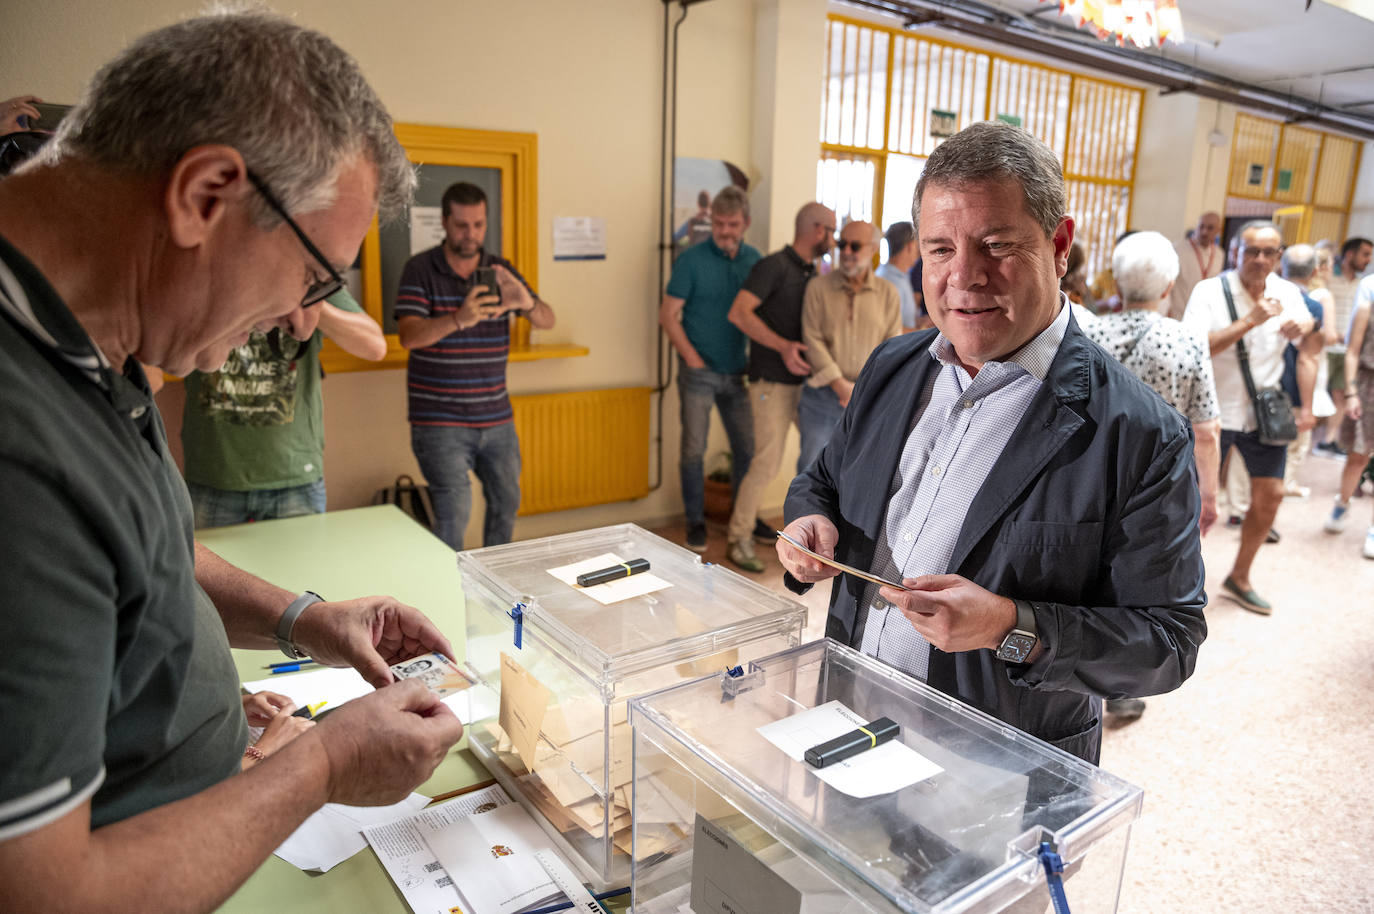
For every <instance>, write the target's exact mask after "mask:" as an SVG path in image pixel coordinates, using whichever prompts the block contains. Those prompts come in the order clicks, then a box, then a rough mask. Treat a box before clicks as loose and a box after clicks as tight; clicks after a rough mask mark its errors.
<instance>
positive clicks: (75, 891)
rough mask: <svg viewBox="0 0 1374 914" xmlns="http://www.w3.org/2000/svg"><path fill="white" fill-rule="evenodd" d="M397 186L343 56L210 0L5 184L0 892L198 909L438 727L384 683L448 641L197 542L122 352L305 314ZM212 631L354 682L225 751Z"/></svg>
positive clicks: (373, 793)
mask: <svg viewBox="0 0 1374 914" xmlns="http://www.w3.org/2000/svg"><path fill="white" fill-rule="evenodd" d="M264 124H266V125H271V127H270V129H264V128H263V125H264ZM250 169H251V170H250ZM414 180H415V177H414V171H413V168H412V167H411V165H410V164H409V162H408V161H407V160H406V158H405V153H404V150H402V149H401V148H400V146H399V144H398V143H397V141H396V138H395V134H394V132H393V130H392V125H391V119H390V117H389V115H388V114H387V112H386V110H385V108H384V107H383V106H382V104H381V102H380V100H379V99H378V98H377V96H376V93H375V92H373V90H372V89H371V87H370V86H368V84H367V82H366V80H365V79H364V78H363V76H362V73H361V72H360V70H359V68H358V66H357V64H356V62H355V61H353V59H352V58H351V57H349V56H348V55H347V54H346V53H345V52H344V51H342V50H341V49H340V48H339V47H338V46H337V45H335V44H333V43H332V42H331V41H329V39H327V38H326V37H325V36H323V35H320V34H319V33H316V32H311V31H308V30H305V29H302V28H300V27H299V26H297V25H295V24H294V23H292V22H290V21H289V20H286V19H284V18H281V17H278V16H275V15H273V14H270V13H266V12H225V13H217V14H213V15H209V16H205V17H201V18H197V19H191V20H187V21H185V22H181V23H177V24H175V25H171V26H168V27H166V28H163V29H159V30H158V31H156V32H154V33H152V34H150V35H147V36H144V37H142V38H139V39H137V40H136V41H134V43H133V44H132V45H130V47H129V48H127V49H126V50H124V51H123V52H121V54H120V55H119V56H118V57H117V58H116V59H115V60H113V61H112V62H111V63H109V64H107V65H106V66H105V67H104V68H102V69H101V70H100V71H99V72H98V73H97V74H96V76H95V77H94V79H93V82H92V84H91V86H90V87H89V88H88V89H87V90H86V91H85V92H84V93H83V95H82V100H81V101H80V102H79V103H78V104H77V105H76V106H75V107H74V108H73V109H72V110H71V112H70V113H69V114H68V115H67V117H66V118H65V119H64V120H63V123H62V125H61V126H60V127H59V129H58V132H57V134H56V135H55V136H54V138H53V140H52V141H51V143H50V144H49V145H47V146H45V147H44V149H43V152H42V154H41V155H40V156H38V157H37V158H35V159H33V160H30V161H29V162H27V163H25V165H23V166H22V167H21V168H20V169H19V170H18V171H17V172H16V173H14V174H13V175H11V176H10V177H8V178H6V179H5V180H4V181H3V182H0V427H2V428H4V429H5V434H4V435H0V517H3V518H4V523H3V524H0V555H3V556H4V580H5V591H4V597H3V598H0V601H2V602H0V607H2V611H3V618H4V626H5V648H6V650H5V651H4V655H3V659H0V683H2V684H3V685H0V719H3V720H4V721H5V723H6V725H7V726H8V728H9V729H10V730H11V732H12V733H14V734H22V738H13V739H9V740H6V741H5V742H4V743H3V744H0V910H5V911H87V910H97V909H99V910H105V911H136V910H147V909H149V908H150V907H152V908H159V907H169V906H175V907H176V908H177V909H179V910H188V911H189V910H196V911H208V910H212V909H214V908H216V907H218V906H219V905H220V904H221V903H222V902H223V901H224V900H225V899H226V898H227V897H228V896H229V895H230V894H231V893H232V892H233V891H234V890H235V889H236V888H237V886H239V885H240V884H241V883H242V882H243V881H244V880H245V879H246V878H247V877H248V876H249V875H250V874H251V873H252V872H253V871H254V870H255V869H256V868H257V867H258V866H259V865H260V864H261V863H262V862H263V861H264V860H265V859H266V858H267V856H268V855H269V854H271V853H272V851H273V849H275V848H276V847H278V846H280V844H281V843H282V842H283V841H284V840H285V839H286V838H287V837H288V836H289V835H290V834H291V833H292V832H293V831H295V830H296V828H298V827H299V825H300V824H301V822H302V821H304V820H305V819H306V817H308V816H309V815H311V814H312V813H313V812H314V811H316V810H317V809H319V808H320V807H321V806H322V805H323V804H324V803H326V802H340V803H346V804H352V805H381V804H388V803H394V802H396V801H398V800H400V799H402V798H403V797H405V796H406V795H407V794H408V793H409V792H410V791H411V790H413V789H414V788H415V787H416V786H417V785H418V784H420V783H421V782H422V781H424V780H425V779H426V778H428V777H429V776H430V774H431V773H432V772H433V770H434V768H435V767H436V766H437V765H438V764H439V762H440V761H441V760H442V759H443V758H444V757H445V755H446V754H447V752H448V751H449V749H450V748H451V747H452V745H453V744H454V742H456V741H457V740H458V739H459V738H460V736H461V734H462V727H461V725H460V724H459V722H458V720H457V718H456V717H454V715H453V713H452V712H451V711H450V710H449V709H448V708H447V707H445V706H444V705H443V704H442V703H441V702H440V701H439V700H438V699H437V698H436V697H434V696H433V695H432V694H431V693H430V692H429V691H428V690H427V689H425V688H424V686H423V685H422V684H420V683H416V682H408V681H407V682H393V676H392V674H391V672H390V669H389V666H390V664H393V663H398V662H400V661H403V660H408V659H410V658H412V657H415V656H417V655H420V654H424V653H427V652H429V651H442V652H444V653H445V654H449V655H450V656H451V651H452V646H451V645H450V644H449V642H448V639H447V638H445V637H444V636H443V634H442V633H441V632H439V630H438V629H437V628H436V627H435V626H434V625H433V624H432V623H431V622H429V621H428V620H427V619H426V618H425V617H424V616H423V615H422V614H421V613H420V612H419V611H417V610H416V609H414V608H412V607H409V606H404V605H402V604H400V603H398V602H397V601H395V600H394V599H391V598H387V597H365V598H362V599H353V600H336V601H326V600H324V599H323V598H321V597H319V596H318V595H316V594H313V593H309V592H306V593H302V594H299V595H298V594H297V593H295V592H292V591H288V590H285V589H283V588H280V587H277V586H275V585H273V584H271V583H269V582H267V581H265V580H262V579H260V578H256V577H254V576H252V575H250V574H248V573H246V572H244V571H242V570H240V569H238V568H235V567H234V566H233V565H231V564H229V563H228V562H226V561H224V560H223V559H221V558H219V557H218V556H217V555H215V554H214V553H213V552H211V551H210V550H208V549H205V548H203V547H201V546H200V545H198V544H197V543H196V542H195V539H194V533H193V527H192V520H191V506H190V499H189V498H188V497H187V494H186V486H185V483H184V482H183V481H182V479H181V476H180V475H179V474H178V472H177V470H176V465H175V464H174V463H173V461H172V457H171V454H170V451H169V448H168V443H167V439H166V435H165V432H164V429H163V425H162V421H161V418H160V416H159V415H158V411H157V408H156V406H155V405H154V403H153V401H152V398H151V394H150V391H149V387H148V383H147V378H146V376H145V374H144V371H143V369H142V368H141V367H140V363H143V364H146V365H151V366H156V367H157V368H158V369H160V370H163V371H167V372H169V373H172V374H178V375H183V376H184V375H186V374H189V373H190V372H192V371H196V370H199V371H213V370H215V369H217V368H218V367H219V366H220V365H221V364H222V363H223V362H224V360H225V357H226V356H227V355H228V353H229V352H230V351H231V350H232V349H234V348H236V347H238V346H241V345H242V344H243V343H244V342H246V341H247V340H248V338H249V336H250V334H251V333H252V332H253V331H254V330H259V331H269V330H274V329H275V330H279V331H287V332H290V331H293V330H295V331H297V332H302V333H303V332H304V331H305V329H307V328H309V329H313V323H314V322H315V321H316V320H318V318H317V317H315V316H314V315H313V314H312V313H311V312H312V311H317V310H318V309H319V302H320V301H321V300H322V299H323V298H325V297H326V296H327V295H330V294H332V293H333V292H335V291H337V290H338V289H339V288H340V286H341V282H340V280H339V270H340V269H341V268H342V265H344V264H347V263H350V262H351V261H352V260H353V258H354V257H355V256H356V254H357V251H358V247H359V245H360V243H361V241H362V238H363V235H364V234H365V233H366V231H367V229H368V226H369V225H370V224H371V222H372V218H373V215H374V214H375V213H377V212H378V211H379V210H380V211H381V215H382V217H383V218H387V217H389V216H391V215H393V214H395V213H397V212H398V211H399V210H400V209H401V208H402V207H403V206H404V205H405V203H406V202H407V201H408V200H409V199H410V194H411V191H412V189H413V187H414ZM308 571H309V569H308V568H306V569H302V573H308ZM231 645H232V646H236V647H240V648H249V649H263V650H270V649H272V648H273V647H279V648H281V650H282V651H283V652H284V653H286V654H287V655H288V656H302V657H303V656H312V657H314V658H315V659H316V660H317V661H319V662H320V663H322V664H324V665H330V666H339V667H344V666H352V667H354V668H356V669H357V670H358V672H359V673H360V674H361V675H362V676H363V677H364V678H365V679H366V680H367V681H368V682H370V683H371V684H372V685H374V686H376V687H377V688H376V690H375V691H374V692H372V693H370V694H368V695H365V696H363V697H361V698H358V699H356V700H354V701H351V702H348V703H347V704H345V705H343V706H341V707H339V708H338V709H337V710H336V711H334V712H333V713H332V714H331V715H329V716H328V717H327V718H325V719H324V720H321V721H320V722H319V723H318V724H316V725H315V726H314V727H311V728H310V729H309V730H308V731H307V732H305V733H302V734H301V735H299V736H297V737H296V738H295V739H294V740H293V741H291V742H290V743H289V744H288V745H286V746H284V747H282V748H281V749H280V750H278V751H277V752H275V753H273V754H272V755H271V756H270V757H269V758H267V759H265V760H263V761H262V762H261V763H259V764H257V765H255V766H253V767H252V768H251V769H249V770H248V771H241V770H240V761H241V759H242V757H243V755H244V753H245V748H246V746H247V742H248V727H247V722H246V720H245V718H244V712H243V706H242V704H241V703H240V701H239V696H238V693H239V683H238V677H237V675H236V673H235V669H234V664H233V660H232V658H231V656H230V654H229V650H228V648H229V647H230V646H231ZM154 893H156V894H155V895H154ZM150 899H152V900H150Z"/></svg>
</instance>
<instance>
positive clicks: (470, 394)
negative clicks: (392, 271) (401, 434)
mask: <svg viewBox="0 0 1374 914" xmlns="http://www.w3.org/2000/svg"><path fill="white" fill-rule="evenodd" d="M477 262H478V265H479V266H482V267H490V266H493V265H495V264H500V265H501V266H503V267H505V268H506V269H507V270H510V271H511V273H512V274H514V275H515V277H516V278H517V279H519V280H520V281H521V282H523V283H525V288H527V289H528V288H529V285H530V284H529V283H527V282H525V278H524V277H523V276H521V275H520V273H519V272H518V271H517V270H516V269H515V267H514V266H512V265H511V263H510V261H508V260H505V259H504V258H501V257H498V256H496V255H494V254H489V253H488V252H487V251H486V250H483V251H482V252H481V255H480V257H479V258H478V261H477ZM471 285H472V281H471V279H470V278H469V279H464V278H463V277H461V276H459V275H458V274H457V273H455V272H453V268H452V267H450V266H449V264H448V260H447V259H445V257H444V248H443V245H438V246H437V247H433V248H430V249H429V250H428V251H422V252H420V253H419V254H416V255H415V256H414V257H412V258H410V260H408V261H406V265H405V269H404V270H403V271H402V272H401V283H400V286H399V288H398V289H397V290H396V306H395V309H394V313H395V316H396V319H397V320H398V321H399V320H400V319H401V318H403V317H438V316H440V315H444V314H451V313H453V312H454V311H457V310H458V309H459V308H460V307H462V304H463V300H464V299H466V298H467V295H468V289H469V288H470V287H471ZM530 295H534V290H533V289H530ZM509 354H510V318H509V317H507V316H506V315H502V316H501V317H498V318H494V319H492V320H484V321H479V322H478V323H477V324H476V325H475V326H472V327H469V328H468V329H466V330H455V331H454V332H453V333H450V334H449V335H448V336H446V337H444V338H443V339H441V340H439V341H438V342H437V343H435V344H434V345H432V346H426V347H424V348H423V349H412V350H410V358H409V360H408V362H407V364H406V388H407V393H408V405H409V410H410V412H409V418H410V424H411V425H430V426H461V427H463V428H490V427H491V426H494V425H502V424H504V423H506V422H510V421H511V420H512V413H511V408H510V396H509V395H508V394H507V393H506V358H507V356H508V355H509Z"/></svg>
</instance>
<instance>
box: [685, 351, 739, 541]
mask: <svg viewBox="0 0 1374 914" xmlns="http://www.w3.org/2000/svg"><path fill="white" fill-rule="evenodd" d="M678 368H679V369H680V370H679V372H678V376H677V392H678V399H679V401H680V403H681V405H682V447H681V451H680V452H679V455H678V471H679V472H680V473H681V475H682V507H683V510H684V511H685V512H686V514H687V526H688V527H691V526H693V525H697V524H704V523H706V482H705V479H704V477H703V475H702V474H703V468H704V467H703V465H704V458H705V456H706V436H707V433H708V432H709V431H710V429H711V405H712V404H713V403H714V404H715V406H716V408H717V409H719V410H720V421H721V423H722V424H724V426H725V436H726V437H727V438H728V439H729V440H730V456H731V460H732V464H733V465H732V467H731V470H730V472H731V476H730V485H731V488H732V489H733V490H734V491H736V492H738V491H739V484H740V483H741V482H742V481H743V480H744V474H745V473H748V472H749V463H750V461H752V460H753V459H754V416H753V411H752V410H751V409H750V406H749V390H748V388H746V387H745V386H744V375H742V374H721V373H719V372H715V371H712V370H711V369H709V368H688V367H687V366H686V365H684V364H682V362H681V361H680V360H679V362H678Z"/></svg>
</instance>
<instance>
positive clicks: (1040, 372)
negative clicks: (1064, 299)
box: [860, 307, 1069, 680]
mask: <svg viewBox="0 0 1374 914" xmlns="http://www.w3.org/2000/svg"><path fill="white" fill-rule="evenodd" d="M1068 327H1069V308H1068V307H1061V308H1060V309H1059V315H1058V316H1057V317H1056V318H1055V319H1054V320H1053V321H1051V322H1050V325H1049V326H1048V327H1046V328H1045V329H1044V330H1042V331H1041V332H1040V333H1039V335H1037V336H1036V337H1035V338H1034V339H1032V340H1031V341H1030V342H1028V343H1027V344H1026V345H1025V346H1022V347H1021V348H1020V349H1019V350H1018V351H1017V352H1015V353H1014V354H1013V355H1012V356H1011V357H1010V358H1008V359H1007V360H1006V361H1005V362H987V363H985V364H984V365H983V367H982V368H981V369H980V370H979V372H978V375H977V377H969V374H968V372H967V371H965V370H964V368H963V367H962V366H961V365H960V364H959V362H958V360H957V359H956V358H955V355H954V347H953V346H952V345H951V344H950V342H949V340H947V339H945V335H944V334H943V333H942V334H940V335H939V336H937V337H936V338H935V339H934V340H933V341H932V342H931V344H930V349H929V352H930V356H931V358H933V359H935V360H936V361H938V362H939V363H940V364H941V366H943V367H942V368H941V369H940V371H938V372H933V373H932V374H931V376H930V378H931V379H930V381H929V382H928V383H927V385H926V389H925V390H924V391H922V392H921V399H920V402H921V403H923V404H924V406H921V407H918V408H917V410H916V417H915V425H914V427H913V428H912V430H911V433H910V434H909V435H908V436H907V439H906V446H905V447H904V448H903V449H902V459H901V460H900V461H899V462H898V464H897V472H896V473H895V474H893V477H892V483H891V485H890V486H889V489H888V503H887V513H886V515H885V516H884V518H883V526H882V528H881V529H880V530H879V532H878V540H877V549H876V550H875V552H874V555H873V564H872V565H871V566H870V569H869V570H870V571H872V572H873V573H875V574H877V575H879V576H881V577H885V578H888V579H889V580H901V579H902V578H910V577H916V576H918V575H923V574H945V573H946V572H947V571H948V570H949V567H948V566H949V560H950V557H951V556H952V555H953V554H954V546H955V543H956V542H958V539H959V532H960V530H961V529H962V528H963V526H964V516H965V515H967V514H968V509H969V506H970V505H971V504H973V498H974V496H975V495H977V494H978V490H979V489H980V488H982V486H983V483H984V482H985V481H986V480H987V478H988V474H989V473H991V472H992V467H993V465H994V464H995V463H996V462H997V459H998V458H999V457H1001V456H1002V451H1003V450H1004V449H1005V448H1006V446H1007V442H1008V441H1009V440H1010V439H1011V436H1012V433H1013V432H1014V431H1015V430H1016V426H1017V425H1018V424H1019V423H1020V422H1021V417H1022V416H1024V415H1025V413H1026V409H1027V408H1028V407H1029V406H1030V403H1031V400H1032V399H1033V398H1034V397H1035V395H1036V393H1037V392H1038V391H1039V390H1040V385H1041V384H1042V383H1044V380H1045V375H1046V374H1047V373H1048V372H1049V368H1050V363H1051V362H1053V361H1054V356H1055V354H1056V353H1057V352H1058V351H1059V344H1060V343H1062V342H1063V341H1064V334H1065V332H1066V331H1067V330H1068ZM861 605H862V606H867V607H868V608H869V609H868V615H867V617H866V619H865V621H864V626H863V637H862V641H861V642H860V650H862V651H863V652H864V653H865V654H868V655H870V656H872V657H876V658H877V659H879V660H881V661H883V662H884V663H886V664H888V665H889V666H892V667H895V668H896V669H899V670H901V671H902V672H904V673H907V674H909V675H912V676H915V677H916V678H918V679H922V680H924V679H925V678H926V673H927V672H928V670H929V666H930V643H929V642H927V641H926V639H925V638H923V637H921V636H920V635H919V634H917V632H916V629H914V628H912V626H911V623H910V622H909V621H907V618H906V617H905V616H904V615H902V613H901V611H900V610H897V609H894V608H893V607H892V606H891V605H890V604H888V602H887V601H886V600H884V599H883V598H882V597H880V596H879V595H878V585H876V584H870V585H868V587H867V588H866V589H865V591H864V601H863V603H862V604H861Z"/></svg>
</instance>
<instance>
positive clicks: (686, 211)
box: [673, 158, 749, 257]
mask: <svg viewBox="0 0 1374 914" xmlns="http://www.w3.org/2000/svg"><path fill="white" fill-rule="evenodd" d="M673 180H674V182H675V183H676V185H677V192H676V194H675V195H674V197H673V256H674V257H676V256H677V255H678V254H680V253H682V252H683V251H685V250H687V249H688V248H690V247H692V246H693V245H696V244H700V243H701V242H703V241H705V240H706V239H707V238H710V237H711V198H713V197H714V196H715V195H716V194H718V193H720V191H721V189H722V188H725V187H731V186H734V187H738V188H739V189H740V190H742V191H745V192H746V193H747V192H748V191H749V178H748V177H747V176H745V174H744V171H743V170H742V169H741V168H739V166H737V165H733V164H731V163H730V162H727V161H725V160H724V159H694V158H678V159H677V160H675V161H674V163H673Z"/></svg>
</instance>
